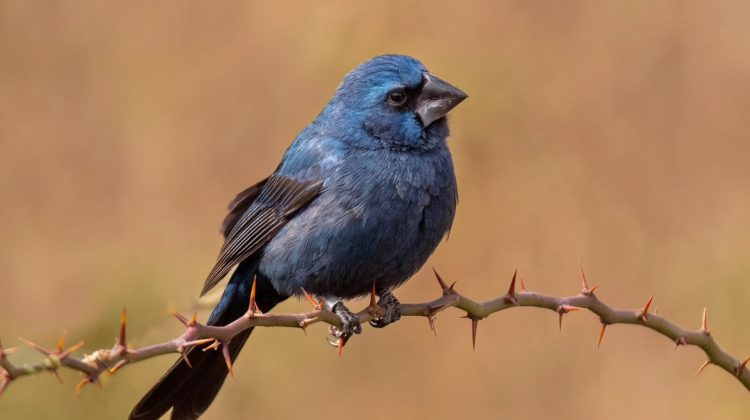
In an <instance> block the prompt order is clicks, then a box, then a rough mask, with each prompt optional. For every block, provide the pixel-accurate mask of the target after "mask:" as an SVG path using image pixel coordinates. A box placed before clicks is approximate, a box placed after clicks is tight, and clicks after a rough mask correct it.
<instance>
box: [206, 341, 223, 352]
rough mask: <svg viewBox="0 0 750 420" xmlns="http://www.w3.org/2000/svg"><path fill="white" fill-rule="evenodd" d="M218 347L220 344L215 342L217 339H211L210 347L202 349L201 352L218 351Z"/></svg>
mask: <svg viewBox="0 0 750 420" xmlns="http://www.w3.org/2000/svg"><path fill="white" fill-rule="evenodd" d="M220 346H221V342H219V340H217V339H213V343H211V344H210V345H208V346H206V347H204V348H203V351H208V350H218V349H219V347H220Z"/></svg>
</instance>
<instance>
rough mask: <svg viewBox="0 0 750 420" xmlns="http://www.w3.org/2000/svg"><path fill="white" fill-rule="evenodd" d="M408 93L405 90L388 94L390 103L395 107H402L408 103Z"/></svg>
mask: <svg viewBox="0 0 750 420" xmlns="http://www.w3.org/2000/svg"><path fill="white" fill-rule="evenodd" d="M406 99H407V98H406V93H405V92H404V91H403V90H394V91H393V92H391V93H389V94H388V102H389V103H390V104H391V105H393V106H401V105H403V104H405V103H406Z"/></svg>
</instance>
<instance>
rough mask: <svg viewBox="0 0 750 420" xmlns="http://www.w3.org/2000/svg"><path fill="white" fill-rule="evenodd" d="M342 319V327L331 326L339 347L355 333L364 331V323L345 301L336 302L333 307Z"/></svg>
mask: <svg viewBox="0 0 750 420" xmlns="http://www.w3.org/2000/svg"><path fill="white" fill-rule="evenodd" d="M331 312H333V313H334V314H335V315H336V316H338V317H339V319H340V320H341V328H338V327H334V326H331V334H333V336H334V337H336V338H337V339H338V340H337V341H338V342H337V343H336V345H338V346H339V348H341V347H343V346H344V345H345V344H346V342H347V341H349V339H350V338H351V336H352V335H354V334H361V333H362V325H361V324H360V322H359V317H358V316H357V314H355V313H353V312H352V311H350V310H349V308H347V307H346V306H344V303H343V302H336V304H334V305H333V308H332V309H331Z"/></svg>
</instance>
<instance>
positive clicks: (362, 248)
mask: <svg viewBox="0 0 750 420" xmlns="http://www.w3.org/2000/svg"><path fill="white" fill-rule="evenodd" d="M465 98H466V94H464V93H463V92H462V91H460V90H459V89H457V88H455V87H454V86H451V85H450V84H448V83H447V82H445V81H443V80H441V79H439V78H438V77H436V76H434V75H433V74H431V73H429V72H428V71H427V69H426V68H425V67H424V66H423V65H422V63H420V62H419V61H418V60H416V59H414V58H412V57H408V56H404V55H382V56H378V57H375V58H372V59H371V60H369V61H366V62H364V63H362V64H360V65H359V66H358V67H356V68H355V69H354V70H353V71H351V72H350V73H349V74H347V75H346V76H345V77H344V80H343V82H342V83H341V85H340V86H339V87H338V89H337V90H336V93H335V95H334V97H333V99H331V101H330V102H329V103H328V105H326V107H325V108H324V109H323V111H322V112H321V113H320V114H319V115H318V117H317V118H316V119H315V120H314V121H313V122H312V123H311V124H310V125H308V126H307V127H306V128H305V129H304V130H302V132H301V133H300V134H299V135H298V136H297V138H296V139H295V140H294V142H293V143H292V144H291V146H290V147H289V149H287V151H286V152H285V154H284V157H283V159H282V160H281V163H280V164H279V166H278V167H277V168H276V170H275V171H274V173H273V174H272V175H271V176H269V177H268V178H266V179H264V180H262V181H260V182H258V183H257V184H255V185H253V186H251V187H250V188H248V189H246V190H245V191H242V192H241V193H239V194H238V195H237V197H236V198H235V199H234V200H233V201H232V202H231V203H230V205H229V214H228V215H227V217H226V218H225V220H224V223H223V225H222V233H223V235H224V238H225V241H224V245H223V246H222V248H221V251H220V253H219V257H218V260H217V262H216V265H215V266H214V268H213V269H212V270H211V272H210V274H209V275H208V278H207V279H206V282H205V285H204V287H203V291H202V292H201V295H203V294H205V293H206V292H208V291H209V290H210V289H211V288H212V287H214V286H216V284H217V283H218V282H219V281H220V280H221V279H222V278H223V277H225V276H226V275H227V274H228V273H229V271H231V269H232V268H234V267H237V269H236V270H235V272H234V274H233V275H232V277H231V279H230V281H229V284H228V285H227V287H226V288H225V290H224V293H223V295H222V297H221V300H220V302H219V303H218V305H217V306H216V308H215V309H214V311H213V313H212V314H211V316H210V318H209V320H208V324H210V325H225V324H227V323H229V322H231V321H233V320H235V319H237V318H239V317H241V316H242V315H243V314H244V313H246V312H247V310H248V302H249V300H248V296H249V294H250V288H251V285H252V282H253V278H257V304H258V307H259V309H260V310H261V311H263V312H267V311H270V310H271V309H272V308H273V307H274V306H275V305H277V304H278V303H280V302H282V301H284V300H285V299H287V298H289V297H290V296H300V295H301V294H302V289H303V288H304V289H305V290H306V291H307V292H309V293H312V294H314V295H317V296H320V297H323V298H324V299H325V302H326V307H327V308H328V309H329V310H331V311H332V312H333V313H335V314H336V315H337V316H339V317H340V318H341V321H342V325H343V326H342V327H341V328H339V329H336V330H335V331H334V334H335V336H336V337H337V338H339V339H340V340H342V342H343V343H345V342H346V340H348V339H349V338H350V337H351V336H352V334H359V333H360V332H361V331H362V328H361V325H360V323H359V319H358V318H357V316H356V315H354V314H353V313H352V312H350V311H349V310H348V309H347V308H346V306H345V305H344V303H343V302H342V301H343V300H346V299H351V298H356V297H360V296H364V295H367V294H368V293H369V292H370V290H371V288H372V285H373V284H375V285H376V287H377V294H378V297H379V302H378V304H379V305H380V306H381V307H382V308H383V309H384V313H385V315H384V316H383V317H381V318H379V319H375V320H372V321H370V322H371V324H372V325H373V326H374V327H383V326H385V325H388V324H390V323H392V322H394V321H396V320H398V319H399V317H400V311H399V303H398V300H397V299H396V298H395V297H394V296H393V294H392V293H391V291H392V290H393V289H394V288H396V287H397V286H399V285H400V284H402V283H403V282H405V281H406V280H408V279H409V278H410V277H411V276H412V275H413V274H414V273H416V272H417V270H419V269H420V267H422V265H423V264H424V263H425V262H426V261H427V258H428V257H429V256H430V254H432V252H433V251H434V250H435V248H436V247H437V245H438V244H439V242H440V241H441V240H442V238H443V237H444V236H445V235H446V234H447V232H448V231H449V230H450V228H451V225H452V223H453V217H454V215H455V212H456V203H457V189H456V179H455V174H454V171H453V162H452V160H451V154H450V151H449V150H448V146H447V144H446V140H447V137H448V124H447V121H446V118H445V115H446V114H447V113H448V112H449V111H450V110H451V109H452V108H453V107H455V106H456V105H457V104H458V103H459V102H461V101H462V100H464V99H465ZM251 332H252V329H249V330H246V331H244V332H243V333H241V334H239V335H237V336H235V337H234V338H233V339H232V341H231V342H230V343H229V345H228V348H229V352H230V354H231V359H232V360H234V359H235V358H236V357H237V355H238V354H239V352H240V350H241V349H242V346H243V344H245V341H246V340H247V338H248V336H249V335H250V333H251ZM187 357H188V358H189V360H190V364H191V365H192V368H191V367H189V366H188V364H187V363H185V361H183V360H179V361H178V362H177V363H175V365H174V366H172V368H171V369H170V370H169V371H168V372H167V373H166V374H165V375H164V376H163V377H162V378H161V379H160V380H159V382H158V383H157V384H156V385H155V386H154V387H153V388H152V389H151V390H150V391H149V392H148V393H147V394H146V395H145V396H144V397H143V399H141V401H140V402H139V403H138V404H137V405H136V407H135V408H134V409H133V411H132V413H131V414H130V418H131V419H156V418H159V417H161V416H162V415H164V414H165V413H166V412H167V411H168V410H169V409H170V408H171V409H172V419H180V420H182V419H195V418H198V417H199V416H200V415H201V414H202V413H203V412H204V411H205V410H206V409H207V408H208V406H209V405H210V404H211V402H212V401H213V399H214V398H215V396H216V394H217V393H218V392H219V389H220V388H221V386H222V383H223V382H224V379H225V378H226V375H227V367H226V365H225V363H224V360H223V357H222V354H221V352H202V351H191V352H189V353H188V355H187Z"/></svg>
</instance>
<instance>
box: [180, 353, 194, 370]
mask: <svg viewBox="0 0 750 420" xmlns="http://www.w3.org/2000/svg"><path fill="white" fill-rule="evenodd" d="M180 357H182V361H183V362H185V364H186V365H188V367H189V368H190V369H192V368H193V364H192V363H190V359H188V357H187V350H185V349H180Z"/></svg>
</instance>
